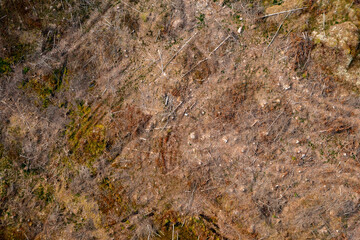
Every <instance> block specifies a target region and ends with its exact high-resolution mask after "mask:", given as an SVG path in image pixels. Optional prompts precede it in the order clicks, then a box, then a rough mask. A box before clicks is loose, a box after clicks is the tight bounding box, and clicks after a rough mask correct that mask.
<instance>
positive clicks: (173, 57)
mask: <svg viewBox="0 0 360 240" xmlns="http://www.w3.org/2000/svg"><path fill="white" fill-rule="evenodd" d="M198 33H199V32H196V33H195V34H194V35H192V36H191V38H189V40H187V41H186V43H184V45H182V46H181V48H180V49H179V50H178V51H177V52H176V53H175V54H174V55H173V56H172V57H171V58H170V60H169V61H168V62H167V63H166V64H165V66H164V70H165V69H166V67H167V66H168V65H169V64H170V63H171V62H172V61H173V60H174V59H175V58H176V56H177V55H178V54H179V53H180V52H181V50H183V49H184V47H185V46H186V45H187V44H188V43H189V42H190V41H191V40H192V39H193V38H194V37H195V36H196V35H197V34H198Z"/></svg>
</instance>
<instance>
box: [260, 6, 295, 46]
mask: <svg viewBox="0 0 360 240" xmlns="http://www.w3.org/2000/svg"><path fill="white" fill-rule="evenodd" d="M291 13H292V12H289V13H288V14H287V15H286V17H285V18H284V20H283V21H282V23H281V24H280V26H279V27H278V29H277V31H276V33H275V35H274V36H273V38H272V39H271V42H270V43H269V45H267V47H266V48H265V49H264V52H265V51H266V50H267V49H268V48H269V47H270V45H271V44H272V43H273V42H274V40H275V38H276V37H277V35H278V34H279V31H280V29H281V27H282V26H283V25H284V22H285V20H286V19H287V18H288V17H289V15H290V14H291Z"/></svg>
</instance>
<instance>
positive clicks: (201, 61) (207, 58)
mask: <svg viewBox="0 0 360 240" xmlns="http://www.w3.org/2000/svg"><path fill="white" fill-rule="evenodd" d="M231 36H232V35H231V34H229V35H228V36H227V37H226V38H225V39H224V40H223V41H222V42H221V43H220V44H219V45H218V46H217V47H216V48H214V50H212V51H211V53H210V54H209V56H208V57H206V58H204V59H203V60H200V61H199V62H198V63H197V64H196V65H195V66H194V67H192V68H191V69H190V70H189V71H188V72H186V73H185V74H183V75H182V76H181V78H184V77H185V76H186V75H188V74H189V73H191V72H192V71H193V70H194V69H195V68H196V67H197V66H199V65H200V64H201V63H203V62H205V61H207V60H209V58H210V57H211V55H212V54H213V53H214V52H216V51H217V50H218V49H219V48H220V47H221V46H222V45H223V44H224V43H225V42H226V41H227V40H228V39H229V38H230V37H231Z"/></svg>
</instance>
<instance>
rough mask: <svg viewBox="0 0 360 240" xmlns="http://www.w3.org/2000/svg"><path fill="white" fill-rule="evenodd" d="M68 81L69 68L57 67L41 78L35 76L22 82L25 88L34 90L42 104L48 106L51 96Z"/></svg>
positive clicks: (25, 70)
mask: <svg viewBox="0 0 360 240" xmlns="http://www.w3.org/2000/svg"><path fill="white" fill-rule="evenodd" d="M28 71H29V69H28V68H24V69H23V73H24V72H25V73H27V72H28ZM67 82H68V70H67V68H66V67H62V68H59V69H55V70H54V71H53V72H52V73H51V74H48V75H45V76H43V77H41V78H33V79H30V80H27V81H24V82H23V83H22V88H23V89H31V90H32V91H34V92H35V93H36V94H37V96H38V98H39V99H40V101H41V102H42V106H43V107H44V108H47V107H48V106H49V104H50V103H51V98H52V97H54V96H55V93H56V92H57V91H59V90H60V89H62V87H63V86H64V83H67Z"/></svg>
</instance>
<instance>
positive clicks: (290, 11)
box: [260, 7, 307, 18]
mask: <svg viewBox="0 0 360 240" xmlns="http://www.w3.org/2000/svg"><path fill="white" fill-rule="evenodd" d="M306 8H307V7H302V8H295V9H290V10H286V11H281V12H277V13H271V14H268V15H265V16H262V17H260V18H267V17H271V16H276V15H279V14H283V13H292V12H296V11H300V10H303V9H306Z"/></svg>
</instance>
